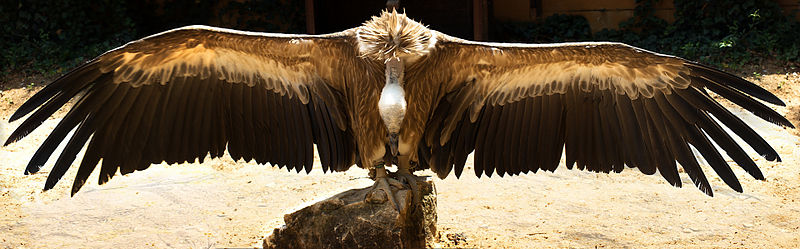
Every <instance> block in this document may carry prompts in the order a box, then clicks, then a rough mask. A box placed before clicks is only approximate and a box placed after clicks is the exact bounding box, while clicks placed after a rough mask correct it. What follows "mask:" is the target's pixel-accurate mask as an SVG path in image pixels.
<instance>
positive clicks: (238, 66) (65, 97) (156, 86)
mask: <svg viewBox="0 0 800 249" xmlns="http://www.w3.org/2000/svg"><path fill="white" fill-rule="evenodd" d="M352 37H353V32H351V31H344V32H341V33H336V34H330V35H321V36H309V35H282V34H266V33H254V32H241V31H235V30H227V29H218V28H211V27H204V26H190V27H184V28H179V29H175V30H171V31H167V32H164V33H160V34H157V35H153V36H150V37H147V38H144V39H141V40H138V41H134V42H131V43H128V44H127V45H125V46H122V47H120V48H117V49H115V50H112V51H109V52H107V53H105V54H103V55H101V56H99V57H97V58H95V59H93V60H91V61H89V62H87V63H86V64H84V65H82V66H80V67H78V68H76V69H74V70H73V71H71V72H69V73H67V74H66V75H64V76H62V77H61V78H59V79H57V80H56V81H54V82H53V83H51V84H49V85H48V86H46V87H45V88H44V89H42V90H41V91H39V92H38V93H36V94H35V95H34V96H33V97H31V99H29V100H28V101H27V102H25V103H24V104H23V105H22V106H21V107H20V108H19V109H18V110H17V112H16V113H14V114H13V116H12V117H11V118H10V120H11V121H14V120H16V119H19V118H22V117H23V116H25V115H27V114H28V113H30V112H32V111H34V110H35V112H33V114H32V115H30V116H29V117H28V118H27V119H26V120H25V121H24V122H23V123H22V124H21V125H20V126H19V127H18V128H17V129H16V131H14V132H13V134H11V136H10V137H9V138H8V140H7V141H6V143H5V144H6V145H8V144H9V143H13V142H15V141H17V140H19V139H21V138H23V137H24V136H25V135H27V134H28V133H30V132H31V131H33V130H34V129H36V127H38V126H39V125H40V124H41V123H42V122H43V121H44V120H45V119H47V118H48V117H49V116H50V115H52V114H53V113H54V112H55V111H56V110H58V109H59V108H61V107H62V106H63V105H64V104H65V103H67V102H68V101H69V100H70V99H72V98H74V97H76V96H79V97H78V100H77V102H76V103H75V105H74V106H73V107H72V108H71V109H70V111H69V112H68V113H67V114H66V116H65V117H64V118H63V119H62V120H61V121H60V123H59V124H58V125H57V127H56V128H55V129H54V130H53V132H52V133H51V134H50V135H49V136H48V137H47V139H46V140H45V141H44V143H43V144H42V145H41V147H39V149H38V150H37V151H36V153H35V154H34V156H33V158H32V159H31V161H30V163H29V164H28V167H27V169H26V171H25V172H26V173H35V172H37V171H39V170H40V168H41V167H42V165H43V164H44V163H45V162H46V161H47V160H48V158H49V157H50V155H51V154H52V153H53V151H54V150H55V149H56V147H57V146H58V145H59V143H61V141H62V140H64V139H65V137H66V136H67V134H68V133H69V132H70V131H71V130H73V129H74V128H75V127H77V129H76V131H75V134H74V135H73V136H72V138H70V140H69V142H68V143H67V145H66V147H65V149H64V151H63V152H62V153H61V155H60V156H59V158H58V160H57V161H56V163H55V166H54V168H53V170H52V171H51V172H50V175H49V176H48V179H47V183H46V185H45V190H47V189H50V188H52V187H53V186H54V185H55V184H56V182H57V181H58V180H59V179H60V178H61V177H62V176H63V175H64V173H65V172H66V171H67V169H68V168H69V167H70V165H71V164H72V162H73V161H74V159H75V157H76V154H77V153H78V152H79V151H80V150H81V148H83V147H84V145H85V144H86V143H87V141H88V148H87V150H86V153H85V155H84V158H83V160H82V162H81V164H80V167H79V169H78V174H77V177H76V178H75V182H74V184H73V187H72V194H74V193H75V192H77V191H78V190H79V189H80V188H81V186H83V184H84V182H85V181H86V179H87V178H88V177H89V175H90V174H91V172H92V171H93V170H94V168H95V166H96V165H97V163H98V162H99V160H100V159H101V158H102V159H103V163H102V167H101V169H100V179H99V181H100V183H101V184H102V183H104V182H106V181H108V179H110V178H111V177H112V176H114V174H116V172H117V170H119V171H120V172H121V173H122V174H127V173H131V172H133V171H136V170H143V169H146V168H147V167H148V166H149V165H150V164H153V163H160V162H162V161H166V162H167V163H179V162H186V161H190V162H191V161H194V160H195V159H199V160H200V161H201V162H202V160H203V158H205V157H206V155H208V154H210V155H211V156H212V157H220V156H222V155H223V154H224V152H225V150H226V148H227V150H228V152H229V153H230V155H231V156H232V157H233V159H235V160H236V159H240V158H243V159H245V160H248V161H249V160H251V159H255V160H256V161H257V162H258V163H266V162H269V163H272V164H274V165H278V166H288V168H289V169H296V170H298V171H299V170H300V169H301V168H305V170H306V171H310V170H311V167H312V164H313V158H314V157H313V146H314V144H316V145H317V148H318V151H319V154H320V157H321V161H322V165H323V169H324V170H325V171H327V170H328V169H332V170H344V169H347V168H348V167H350V166H351V165H352V164H353V163H355V160H356V156H355V155H356V152H355V148H356V147H355V144H354V141H353V137H352V131H351V130H349V128H348V127H349V121H348V119H349V118H348V115H346V111H345V106H344V105H345V104H344V102H343V101H344V100H343V97H342V91H343V90H344V89H345V88H346V87H347V86H346V85H345V84H347V83H348V82H359V81H362V82H363V81H368V80H372V79H366V78H363V79H362V78H358V77H366V76H360V75H363V74H356V75H346V72H349V71H352V70H354V69H355V70H366V69H365V67H370V65H367V64H366V62H364V61H363V60H360V59H358V58H357V57H356V51H355V49H354V47H353V45H352V44H353V42H352ZM354 77H355V78H354ZM81 93H83V94H81Z"/></svg>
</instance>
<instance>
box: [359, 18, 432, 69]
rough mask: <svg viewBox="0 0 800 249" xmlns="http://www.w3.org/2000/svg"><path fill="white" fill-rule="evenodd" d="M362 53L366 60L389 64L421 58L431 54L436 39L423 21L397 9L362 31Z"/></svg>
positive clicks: (360, 37)
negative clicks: (429, 52)
mask: <svg viewBox="0 0 800 249" xmlns="http://www.w3.org/2000/svg"><path fill="white" fill-rule="evenodd" d="M356 39H357V40H358V51H359V54H360V55H361V56H363V57H367V58H371V59H375V60H380V61H383V62H385V61H387V60H389V59H391V58H394V57H398V58H404V57H418V56H423V55H425V54H427V53H428V51H430V49H431V48H432V47H433V44H434V43H435V39H436V37H435V36H434V35H433V32H432V31H431V30H430V29H428V28H427V27H425V25H422V24H421V23H419V22H416V21H414V20H411V19H409V18H408V17H407V16H406V14H405V13H402V14H400V13H397V11H396V10H394V9H393V10H392V11H391V12H389V11H385V10H384V11H383V12H381V15H380V16H373V17H372V20H369V21H367V22H365V23H364V24H363V25H361V27H359V28H358V31H357V34H356Z"/></svg>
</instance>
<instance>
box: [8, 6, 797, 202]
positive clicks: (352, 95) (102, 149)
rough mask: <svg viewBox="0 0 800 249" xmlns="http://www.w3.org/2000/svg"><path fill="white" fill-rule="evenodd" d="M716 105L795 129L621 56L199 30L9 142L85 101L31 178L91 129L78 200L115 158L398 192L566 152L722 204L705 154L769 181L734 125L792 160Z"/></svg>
mask: <svg viewBox="0 0 800 249" xmlns="http://www.w3.org/2000/svg"><path fill="white" fill-rule="evenodd" d="M708 91H712V92H715V93H716V94H718V95H719V96H722V97H724V98H727V99H729V100H731V101H732V102H733V103H735V104H737V105H739V106H741V107H743V108H744V109H746V110H748V111H750V112H752V113H754V114H755V115H757V116H758V117H761V118H763V119H765V120H767V121H770V122H772V123H775V124H778V125H782V126H787V127H793V126H792V124H791V123H789V121H788V120H786V119H785V118H784V117H783V116H781V115H780V114H778V113H776V112H775V111H774V110H772V109H771V108H770V107H768V106H766V105H765V104H763V103H762V102H760V101H758V100H756V99H759V100H761V101H764V102H767V103H770V104H774V105H781V106H783V105H784V103H783V102H782V101H781V100H780V99H778V98H777V97H775V95H773V94H771V93H770V92H768V91H766V90H764V89H763V88H761V87H759V86H757V85H754V84H753V83H751V82H748V81H746V80H744V79H741V78H739V77H737V76H734V75H731V74H728V73H725V72H722V71H719V70H716V69H713V68H710V67H707V66H704V65H700V64H697V63H695V62H691V61H687V60H684V59H681V58H677V57H673V56H668V55H662V54H657V53H653V52H650V51H646V50H643V49H639V48H635V47H631V46H628V45H625V44H621V43H562V44H508V43H483V42H473V41H466V40H462V39H458V38H454V37H451V36H447V35H445V34H442V33H440V32H437V31H435V30H430V29H428V28H427V27H425V26H423V25H422V24H420V23H418V22H415V21H413V20H411V19H409V18H408V17H406V15H405V14H399V13H397V12H394V11H392V12H383V13H381V15H380V16H376V17H373V19H372V20H369V21H367V22H366V23H364V25H362V26H360V27H356V28H353V29H349V30H345V31H342V32H339V33H333V34H326V35H285V34H270V33H256V32H242V31H236V30H229V29H221V28H213V27H205V26H189V27H184V28H179V29H174V30H170V31H167V32H163V33H160V34H156V35H153V36H149V37H146V38H143V39H141V40H137V41H133V42H131V43H128V44H126V45H124V46H122V47H119V48H117V49H114V50H111V51H108V52H106V53H104V54H103V55H100V56H98V57H97V58H95V59H93V60H91V61H89V62H87V63H85V64H84V65H82V66H80V67H78V68H76V69H74V70H72V71H71V72H69V73H67V74H65V75H64V76H62V77H60V78H58V79H57V80H55V81H54V82H53V83H51V84H49V85H48V86H46V87H45V88H44V89H42V90H41V91H39V92H38V93H36V94H35V95H34V96H33V97H31V99H29V100H28V101H27V102H25V103H24V104H23V105H22V106H20V108H19V109H18V110H17V111H16V112H15V113H14V114H13V115H12V116H11V118H10V121H14V120H17V119H20V118H22V117H24V116H25V115H27V114H29V113H31V112H33V114H31V115H30V116H28V118H27V119H25V120H24V121H23V122H22V124H20V126H19V127H18V128H17V129H16V130H15V131H14V132H13V134H11V135H10V137H9V138H8V140H7V141H6V143H5V144H6V145H8V144H10V143H13V142H15V141H18V140H19V139H22V138H23V137H24V136H25V135H27V134H28V133H30V132H31V131H33V130H34V129H36V128H37V127H38V126H39V125H40V124H41V123H42V122H43V121H44V120H45V119H47V118H48V117H49V116H50V115H52V114H53V113H54V112H55V111H56V110H58V109H59V108H61V107H62V106H63V105H64V104H65V103H67V102H68V101H70V100H71V99H74V98H77V100H76V102H75V105H74V106H73V107H72V108H71V109H70V110H69V112H68V113H67V114H66V115H65V116H64V118H63V119H62V120H61V121H60V123H59V124H58V125H57V126H56V128H55V129H54V130H53V132H52V133H51V134H50V135H49V136H48V137H47V139H46V140H45V141H44V142H43V143H42V145H41V147H39V149H38V150H37V151H36V153H35V154H34V156H33V158H32V159H31V161H30V163H29V164H28V167H27V168H26V170H25V173H26V174H28V173H36V172H38V171H39V170H40V168H41V167H42V165H44V164H45V162H46V161H47V159H48V158H49V157H50V155H51V154H52V153H53V152H54V150H55V149H56V147H57V146H58V144H59V143H61V141H62V140H64V139H65V138H66V136H67V134H68V133H69V132H70V131H71V130H73V129H75V128H76V127H77V129H75V133H74V135H73V136H72V137H71V138H70V139H69V142H68V143H67V145H66V146H65V148H64V151H62V152H61V154H60V156H59V157H58V159H57V160H56V163H55V166H54V168H53V170H52V171H51V172H50V174H49V176H48V178H47V182H46V184H45V190H47V189H51V188H53V186H54V185H55V184H56V183H57V182H58V181H59V180H60V179H61V177H62V176H63V175H64V174H65V172H66V171H67V169H69V167H70V165H71V164H72V162H73V161H74V159H75V158H76V155H77V154H78V152H79V151H80V150H81V149H82V148H83V147H84V146H85V145H87V144H88V148H87V149H86V153H85V155H84V157H83V159H82V161H81V163H80V166H79V167H78V172H77V176H76V178H75V179H74V182H73V187H72V194H75V193H76V192H78V190H79V189H80V188H81V186H82V185H83V184H84V183H85V182H86V180H87V178H88V177H89V175H90V174H91V173H92V171H93V170H94V169H95V167H96V166H97V164H98V163H99V161H100V159H102V165H101V167H100V179H99V182H100V183H101V184H102V183H105V182H107V181H108V180H109V179H110V178H111V177H113V176H114V175H115V174H116V173H117V172H118V171H119V172H120V173H122V174H127V173H131V172H133V171H136V170H144V169H146V168H147V167H149V165H151V164H154V163H161V162H167V163H171V164H172V163H181V162H187V161H189V162H191V161H194V160H196V159H199V160H200V161H202V160H203V159H204V158H205V157H206V156H208V155H210V156H211V157H220V156H222V155H223V154H224V152H225V151H226V150H227V151H228V152H229V153H230V155H231V157H233V159H235V160H238V159H244V160H246V161H250V160H253V159H255V160H256V162H258V163H262V164H263V163H270V164H272V165H277V166H279V167H284V166H285V167H287V168H288V169H290V170H291V169H295V170H297V171H300V170H301V169H304V170H305V171H306V172H308V171H310V170H311V167H312V164H313V151H314V150H313V146H314V145H316V147H317V151H318V153H319V156H320V159H321V163H322V168H323V170H324V171H327V170H334V171H343V170H347V169H348V168H349V167H350V166H352V165H353V164H357V165H359V166H360V167H363V168H366V169H370V170H373V171H374V172H375V175H374V177H375V180H376V185H375V188H376V189H381V190H384V191H387V192H388V193H391V192H389V190H388V188H387V187H386V186H387V184H386V183H387V180H391V179H388V176H387V175H386V170H385V168H384V165H391V164H396V165H397V166H398V172H397V176H396V177H397V178H399V180H401V181H405V182H412V181H414V179H415V178H414V177H413V175H412V172H413V171H416V170H422V169H426V168H430V169H431V170H432V171H433V172H435V173H436V174H437V175H438V176H439V177H441V178H444V177H446V176H448V175H449V174H450V173H451V172H453V173H454V174H455V175H456V176H459V175H460V174H461V173H462V172H463V170H464V165H465V162H466V158H467V156H468V155H469V154H470V153H474V155H475V161H474V170H475V174H477V175H478V176H481V175H483V174H485V175H487V176H492V175H493V174H497V175H500V176H504V175H506V174H508V175H516V174H521V173H527V172H536V171H537V170H539V169H542V170H549V171H553V170H555V169H556V167H558V165H559V164H560V159H561V155H562V153H563V152H564V151H566V160H567V163H566V166H567V167H568V168H572V167H574V166H575V165H577V167H578V168H579V169H587V170H591V171H596V172H606V173H608V172H611V171H615V172H619V171H621V170H622V169H623V168H624V166H625V165H627V166H628V167H635V168H638V169H639V170H640V171H641V172H643V173H645V174H654V173H655V172H659V173H660V174H661V175H662V176H663V177H664V178H665V179H666V180H667V182H669V183H670V184H672V185H675V186H680V185H681V181H680V177H679V176H678V168H677V164H680V165H681V166H682V167H683V169H684V170H685V172H686V173H687V174H688V175H689V177H690V178H691V180H692V181H693V182H694V184H695V185H697V187H698V188H699V189H700V190H701V191H703V192H705V193H706V194H709V195H711V194H712V191H711V187H710V186H709V183H708V180H707V178H706V176H705V173H704V172H703V170H702V169H701V167H700V166H699V164H698V162H697V159H696V157H695V155H693V153H692V149H691V147H694V148H696V149H697V151H699V153H700V155H702V156H703V158H705V160H706V161H708V163H709V164H710V166H711V168H712V169H713V170H714V171H715V172H716V174H717V175H719V176H720V178H721V179H722V180H723V181H724V182H725V183H726V184H727V185H728V186H730V187H731V188H733V189H734V190H736V191H742V188H741V186H740V184H739V181H738V180H737V178H736V176H735V175H734V174H733V171H732V170H731V168H730V166H729V165H728V163H727V162H726V161H725V159H724V158H723V157H722V155H721V154H720V152H721V151H720V150H718V149H717V147H716V146H715V144H716V145H718V146H719V148H721V149H722V151H724V152H725V153H726V154H727V155H728V156H730V157H731V158H732V159H733V160H734V161H735V162H736V163H737V164H738V165H739V167H742V168H743V169H744V170H745V171H746V172H748V173H749V174H750V175H752V176H753V177H755V178H756V179H764V176H763V175H762V173H761V171H760V170H759V169H758V167H757V166H756V164H755V163H754V162H753V160H752V159H751V158H750V156H748V155H747V154H746V153H745V152H744V150H743V149H742V148H741V147H740V145H739V144H737V143H736V142H735V141H734V140H733V138H732V137H731V135H732V134H729V133H728V132H727V131H726V130H725V129H723V128H722V125H724V126H726V127H728V128H729V129H730V131H732V133H733V134H735V135H736V136H739V137H741V138H743V140H744V141H745V142H746V143H747V144H748V145H749V146H750V147H752V148H753V149H755V151H756V152H758V153H759V154H761V155H762V156H763V157H765V158H766V159H767V160H780V157H779V156H778V154H777V153H776V152H775V150H774V149H773V148H772V147H771V146H770V145H769V144H768V143H767V142H766V141H765V140H764V139H763V138H762V137H761V136H760V135H758V134H757V133H756V132H755V131H753V129H752V128H750V127H749V126H748V125H747V124H745V123H744V122H743V121H742V120H740V119H739V118H738V117H736V116H734V115H733V114H732V113H731V112H730V111H728V110H727V109H725V108H724V107H722V106H721V105H720V104H719V103H717V102H716V101H715V100H714V99H713V98H712V97H711V96H710V95H709V93H708ZM690 145H691V147H690ZM676 162H677V163H676ZM410 185H411V186H412V187H414V186H416V185H415V184H410ZM389 196H390V197H391V194H390V195H389Z"/></svg>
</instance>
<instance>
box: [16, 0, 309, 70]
mask: <svg viewBox="0 0 800 249" xmlns="http://www.w3.org/2000/svg"><path fill="white" fill-rule="evenodd" d="M193 24H206V25H215V26H223V27H228V28H237V29H246V30H261V31H271V32H294V33H299V32H304V31H305V16H304V12H303V1H291V0H250V1H245V2H241V3H240V2H238V1H225V0H209V1H197V0H164V1H130V0H94V1H84V0H4V1H0V77H3V76H5V75H7V74H9V73H11V72H22V73H23V74H42V73H43V74H46V75H52V74H59V73H63V71H64V69H68V68H72V67H75V66H76V65H78V64H80V63H83V62H84V61H86V60H89V59H92V58H94V57H95V56H98V55H100V54H101V53H103V52H105V51H108V50H110V49H113V48H115V47H118V46H121V45H123V44H125V43H126V42H129V41H132V40H134V39H138V38H141V37H144V36H147V35H151V34H154V33H158V32H162V31H165V30H168V29H172V28H177V27H180V26H185V25H193Z"/></svg>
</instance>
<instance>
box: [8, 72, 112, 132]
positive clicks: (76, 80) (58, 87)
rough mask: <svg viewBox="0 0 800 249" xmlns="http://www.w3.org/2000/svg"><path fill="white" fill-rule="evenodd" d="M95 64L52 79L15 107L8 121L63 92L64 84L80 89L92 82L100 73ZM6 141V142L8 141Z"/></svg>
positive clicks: (19, 116) (26, 113) (25, 113)
mask: <svg viewBox="0 0 800 249" xmlns="http://www.w3.org/2000/svg"><path fill="white" fill-rule="evenodd" d="M96 65H97V60H93V61H90V62H87V63H85V64H83V65H81V66H79V67H77V68H75V69H73V70H71V71H69V72H68V73H66V74H64V75H62V76H61V77H59V78H58V79H56V80H54V81H53V82H52V83H50V84H48V85H47V86H45V87H44V88H42V90H39V91H38V92H36V93H35V94H34V95H33V96H31V97H30V98H29V99H28V100H27V101H25V103H22V105H20V106H19V108H17V110H16V111H15V112H14V114H11V117H9V118H8V122H14V121H16V120H18V119H20V118H22V117H24V116H25V115H28V113H30V112H32V111H33V110H36V108H38V107H39V106H41V105H42V104H44V103H45V102H47V101H48V100H50V99H51V98H53V96H55V95H56V94H58V93H61V92H64V87H65V86H64V85H65V84H72V85H73V86H74V87H70V89H72V88H78V89H82V88H83V86H86V85H88V84H89V83H92V81H94V80H95V79H96V78H97V77H98V76H99V75H100V74H99V71H97V68H96ZM79 84H80V85H79ZM73 96H74V94H73V95H70V96H69V98H72V97H73ZM59 107H60V106H59ZM48 116H49V115H48ZM23 137H24V136H23ZM6 143H7V144H8V142H6ZM7 144H6V145H7Z"/></svg>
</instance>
